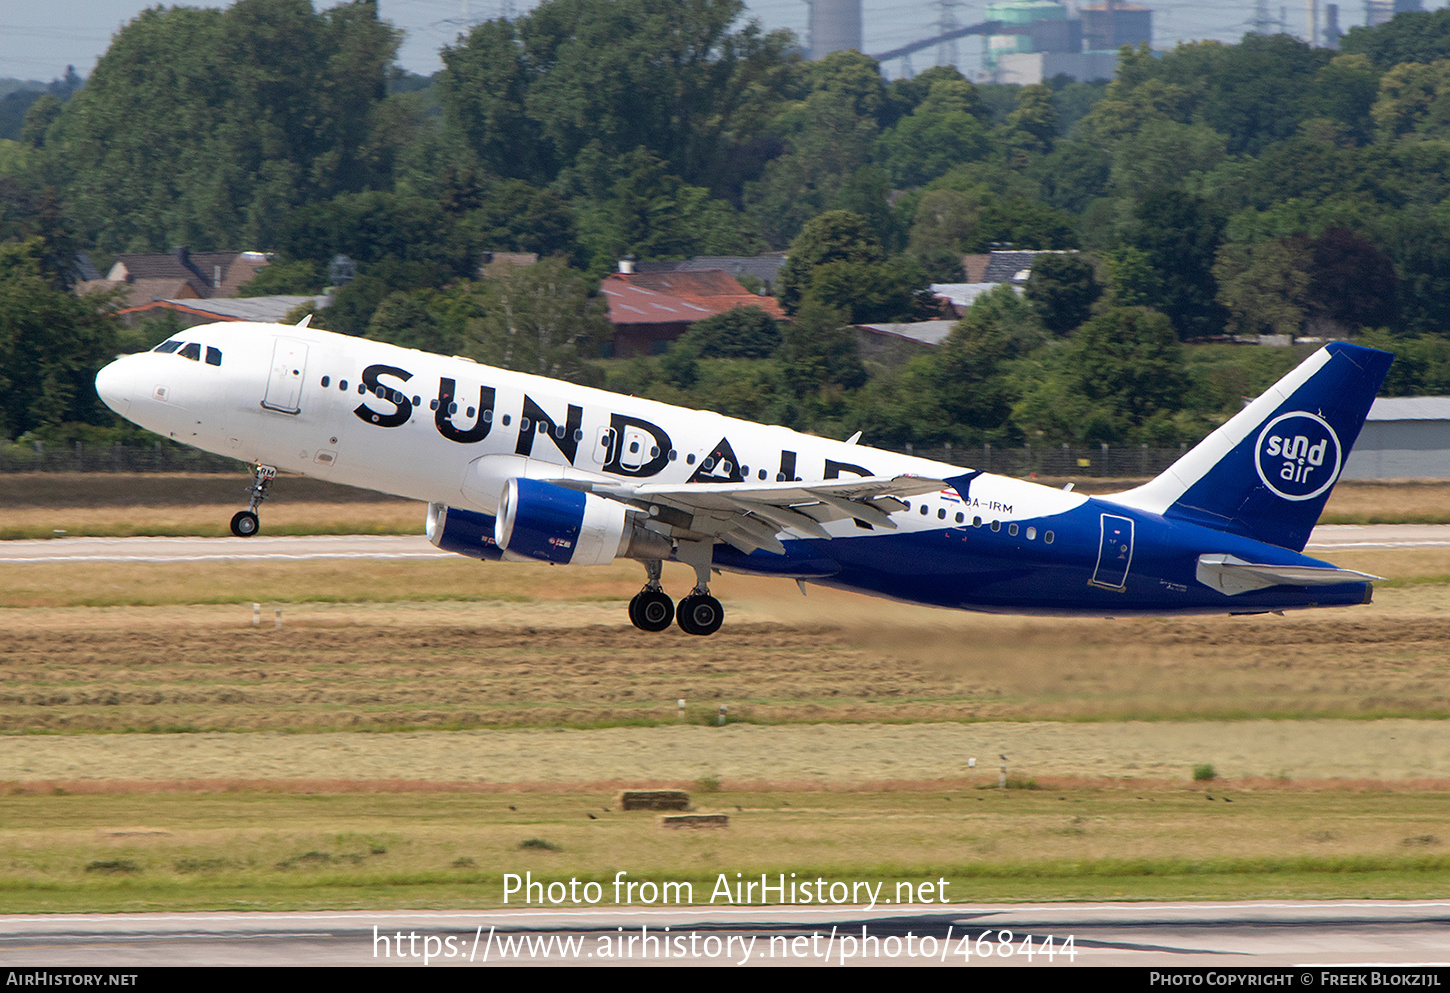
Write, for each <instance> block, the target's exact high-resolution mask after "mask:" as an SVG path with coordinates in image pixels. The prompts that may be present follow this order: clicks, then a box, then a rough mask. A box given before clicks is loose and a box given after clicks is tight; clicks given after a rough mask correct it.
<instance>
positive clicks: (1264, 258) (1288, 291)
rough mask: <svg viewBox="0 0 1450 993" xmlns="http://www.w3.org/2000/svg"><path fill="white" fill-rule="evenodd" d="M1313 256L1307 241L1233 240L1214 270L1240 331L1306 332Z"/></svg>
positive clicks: (1232, 327)
mask: <svg viewBox="0 0 1450 993" xmlns="http://www.w3.org/2000/svg"><path fill="white" fill-rule="evenodd" d="M1310 265H1311V258H1310V255H1309V252H1308V251H1307V249H1306V248H1305V246H1304V245H1303V244H1302V242H1296V241H1290V240H1280V239H1273V240H1270V241H1263V242H1259V243H1257V244H1246V243H1244V242H1228V243H1226V244H1225V245H1224V246H1223V247H1222V248H1220V249H1219V251H1218V261H1217V262H1215V263H1214V267H1213V274H1214V278H1215V279H1216V280H1217V281H1218V286H1219V292H1218V298H1219V302H1220V303H1222V304H1223V305H1224V306H1225V307H1226V308H1228V312H1229V323H1228V328H1229V330H1230V331H1232V332H1234V333H1235V334H1287V335H1297V334H1300V333H1302V331H1303V328H1304V320H1305V317H1306V315H1307V313H1308V308H1309V271H1308V270H1309V268H1310Z"/></svg>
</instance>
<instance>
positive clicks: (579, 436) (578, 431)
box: [574, 428, 674, 455]
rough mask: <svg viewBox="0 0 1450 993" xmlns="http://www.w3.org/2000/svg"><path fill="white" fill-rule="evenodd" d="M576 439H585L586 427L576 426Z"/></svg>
mask: <svg viewBox="0 0 1450 993" xmlns="http://www.w3.org/2000/svg"><path fill="white" fill-rule="evenodd" d="M574 440H575V441H576V442H580V441H583V440H584V429H583V428H575V429H574ZM670 454H671V455H673V454H674V453H673V452H671V453H670Z"/></svg>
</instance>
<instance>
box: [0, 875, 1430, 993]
mask: <svg viewBox="0 0 1450 993" xmlns="http://www.w3.org/2000/svg"><path fill="white" fill-rule="evenodd" d="M602 892H603V894H604V900H605V901H607V900H608V895H609V893H610V886H609V883H608V879H607V877H606V878H605V880H604V885H603V888H602ZM1447 925H1450V901H1441V900H1436V901H1422V902H1393V901H1330V902H1289V901H1284V902H1267V901H1261V902H1246V903H1226V902H1224V903H1220V902H1213V903H1209V902H1201V903H1119V904H1114V903H1084V904H1022V905H1003V904H997V905H970V904H954V905H936V906H933V905H916V906H911V907H894V908H892V909H890V910H889V911H883V910H882V909H880V908H877V909H874V910H872V909H866V908H862V907H832V908H803V907H794V906H788V905H787V906H779V905H777V906H769V907H719V906H717V907H709V906H705V907H702V906H698V905H697V906H692V907H683V908H659V909H650V908H639V907H634V908H624V907H622V908H613V907H607V906H605V907H598V908H589V909H582V910H555V909H519V910H500V911H462V910H460V911H401V912H387V911H351V912H334V913H325V912H324V913H318V912H302V913H245V912H241V913H226V912H218V913H191V914H86V915H71V914H55V915H39V916H13V917H8V918H4V919H0V964H3V965H5V966H7V967H20V966H51V967H55V966H89V967H107V966H109V967H127V966H177V965H181V966H202V965H205V966H241V965H257V964H266V965H281V966H287V965H308V966H334V967H335V966H373V965H381V966H400V965H401V966H415V967H416V966H424V965H427V966H429V967H435V966H439V965H463V966H475V967H479V966H488V965H521V964H529V963H539V964H544V963H551V964H560V965H562V964H583V965H616V964H617V965H642V964H646V965H648V964H653V965H716V966H724V965H734V966H738V965H767V966H768V965H855V964H891V965H958V966H970V967H977V968H981V967H1001V966H1016V967H1020V968H1062V967H1072V966H1130V967H1154V968H1164V967H1166V968H1181V967H1205V966H1206V967H1211V968H1216V969H1240V968H1245V967H1255V968H1264V967H1283V968H1286V969H1292V970H1295V971H1296V973H1299V974H1300V975H1296V976H1295V979H1296V980H1299V981H1300V982H1301V983H1303V980H1302V978H1301V976H1302V972H1303V970H1308V969H1312V970H1315V971H1314V975H1313V978H1314V982H1313V983H1303V984H1304V985H1328V984H1329V983H1328V981H1327V980H1326V978H1325V977H1323V976H1322V975H1321V973H1320V972H1319V971H1318V970H1320V969H1328V970H1330V971H1331V972H1332V970H1333V967H1335V966H1359V967H1362V966H1369V965H1373V966H1378V967H1387V966H1393V967H1401V968H1403V967H1407V966H1427V967H1430V966H1439V967H1443V966H1444V965H1445V964H1446V963H1450V950H1447V947H1446V942H1445V933H1446V926H1447ZM1049 939H1050V941H1049ZM1049 953H1050V954H1049Z"/></svg>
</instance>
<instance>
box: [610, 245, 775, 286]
mask: <svg viewBox="0 0 1450 993" xmlns="http://www.w3.org/2000/svg"><path fill="white" fill-rule="evenodd" d="M783 265H785V253H784V252H767V253H765V254H764V255H697V256H695V257H694V258H692V259H686V260H685V261H683V262H638V263H636V264H635V272H638V273H642V274H648V273H660V272H707V271H711V270H718V271H720V272H724V273H729V274H730V275H731V276H734V277H735V278H736V279H737V280H738V279H740V278H741V277H742V276H744V277H748V278H749V279H750V280H751V281H752V282H754V283H756V284H758V286H759V287H760V290H761V291H762V292H764V293H774V292H775V283H776V280H777V279H779V278H780V268H781V266H783Z"/></svg>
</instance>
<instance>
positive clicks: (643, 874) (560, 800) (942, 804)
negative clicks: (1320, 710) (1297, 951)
mask: <svg viewBox="0 0 1450 993" xmlns="http://www.w3.org/2000/svg"><path fill="white" fill-rule="evenodd" d="M1207 797H1212V798H1213V799H1212V800H1208V799H1206V798H1207ZM696 799H697V801H698V803H697V807H698V808H700V809H704V810H712V811H724V812H726V813H727V814H728V816H729V817H730V826H729V827H728V828H724V829H717V830H704V831H678V830H676V831H667V830H662V829H661V828H660V826H659V823H658V821H657V819H656V816H655V815H652V814H649V813H642V812H637V813H624V812H621V811H619V810H618V809H617V808H616V807H615V801H614V798H613V797H612V796H611V795H609V794H606V793H589V792H579V793H568V794H550V793H539V792H529V793H497V794H492V793H490V794H468V793H429V794H409V793H394V794H368V795H347V794H314V795H302V796H298V795H286V794H268V793H261V792H239V793H212V794H205V793H183V794H146V795H135V794H132V795H119V796H105V795H102V796H97V795H84V796H29V795H13V794H12V795H10V796H6V797H0V855H3V858H4V860H5V866H6V870H5V872H4V874H3V876H0V911H3V912H10V913H16V912H61V911H78V910H98V909H99V910H113V911H120V910H132V911H134V910H156V909H162V908H176V909H202V908H223V909H225V908H230V909H316V908H334V909H338V908H400V907H439V906H442V907H460V908H461V907H490V906H499V905H501V904H502V903H503V875H504V873H510V872H511V873H518V874H523V873H525V872H528V873H532V875H533V878H535V879H542V880H545V881H548V880H553V879H564V880H567V879H569V878H570V877H576V878H578V879H580V880H581V881H583V880H590V879H593V880H598V881H600V882H601V883H603V884H604V885H605V887H606V891H607V892H609V897H608V898H607V899H608V900H609V901H610V902H612V896H613V894H612V891H611V890H612V887H611V880H612V879H613V878H614V876H615V873H616V872H618V871H620V870H623V871H625V872H626V873H627V874H628V878H629V879H631V880H634V881H644V880H652V881H654V882H655V883H657V884H661V883H664V882H667V881H673V882H687V883H690V884H691V889H690V890H689V891H688V892H687V893H686V894H681V895H680V896H679V897H678V899H679V902H692V903H694V904H702V905H708V904H709V902H710V895H711V892H712V890H713V888H714V886H715V884H716V883H717V881H718V877H719V874H720V873H721V872H725V871H727V870H728V873H727V875H728V877H729V881H730V882H732V883H733V882H734V881H735V876H734V873H737V872H738V873H741V874H742V877H743V878H747V879H748V878H751V877H752V876H754V877H755V878H759V875H760V874H761V873H769V874H771V875H772V876H774V875H775V874H777V873H785V874H787V876H788V874H789V873H792V872H793V873H795V874H796V878H798V879H814V878H817V877H824V878H825V879H827V880H840V879H848V880H868V881H877V882H882V883H884V884H885V885H884V887H883V890H882V895H883V897H884V898H885V899H888V900H890V901H891V902H893V903H895V902H897V899H898V890H897V885H898V884H910V885H911V886H912V887H916V886H920V884H922V883H925V882H928V881H929V882H931V883H933V884H934V886H933V888H932V890H931V891H930V892H931V894H932V899H937V898H938V897H937V894H939V893H940V892H941V888H940V884H939V882H938V881H939V880H946V882H947V887H946V890H945V893H946V896H947V898H948V899H949V900H950V902H963V901H1010V900H1024V899H1025V900H1043V899H1065V900H1075V899H1164V898H1174V899H1190V898H1192V899H1204V898H1237V897H1250V896H1252V897H1260V898H1261V897H1295V898H1314V899H1318V898H1326V897H1335V896H1353V897H1359V898H1372V897H1373V898H1405V899H1412V898H1426V897H1434V896H1443V895H1444V880H1445V878H1446V870H1447V869H1450V855H1447V854H1446V853H1445V835H1446V831H1445V824H1446V822H1447V817H1450V794H1445V793H1440V794H1433V795H1422V794H1415V793H1393V792H1364V791H1340V792H1331V793H1325V792H1316V793H1295V792H1276V791H1272V790H1263V789H1260V790H1254V791H1246V790H1242V789H1235V788H1233V787H1229V788H1228V789H1227V790H1226V791H1225V790H1220V789H1216V788H1215V789H1210V790H1207V791H1204V790H1197V791H1195V790H1191V789H1187V788H1174V789H1162V788H1160V789H1148V790H1145V789H1143V788H1141V787H1139V788H1133V789H1127V790H1125V789H1122V788H1115V787H1107V788H1098V789H1093V788H1081V787H1079V788H1076V789H1066V790H1035V791H1029V790H997V789H972V788H962V787H960V786H947V787H938V788H936V789H923V790H917V791H911V792H902V791H893V792H885V793H883V792H869V791H865V792H831V793H821V792H800V791H771V792H766V793H740V792H731V793H723V792H722V793H709V794H704V795H699V796H697V797H696ZM907 892H911V893H913V894H914V895H917V894H919V890H915V889H911V890H901V891H899V893H900V897H901V898H902V899H903V902H904V897H905V894H906V893H907ZM686 896H688V899H686V898H685V897H686ZM517 900H518V898H517V897H515V902H517ZM630 902H633V903H641V902H644V901H641V900H639V899H635V900H633V901H630ZM717 905H718V903H717Z"/></svg>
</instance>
